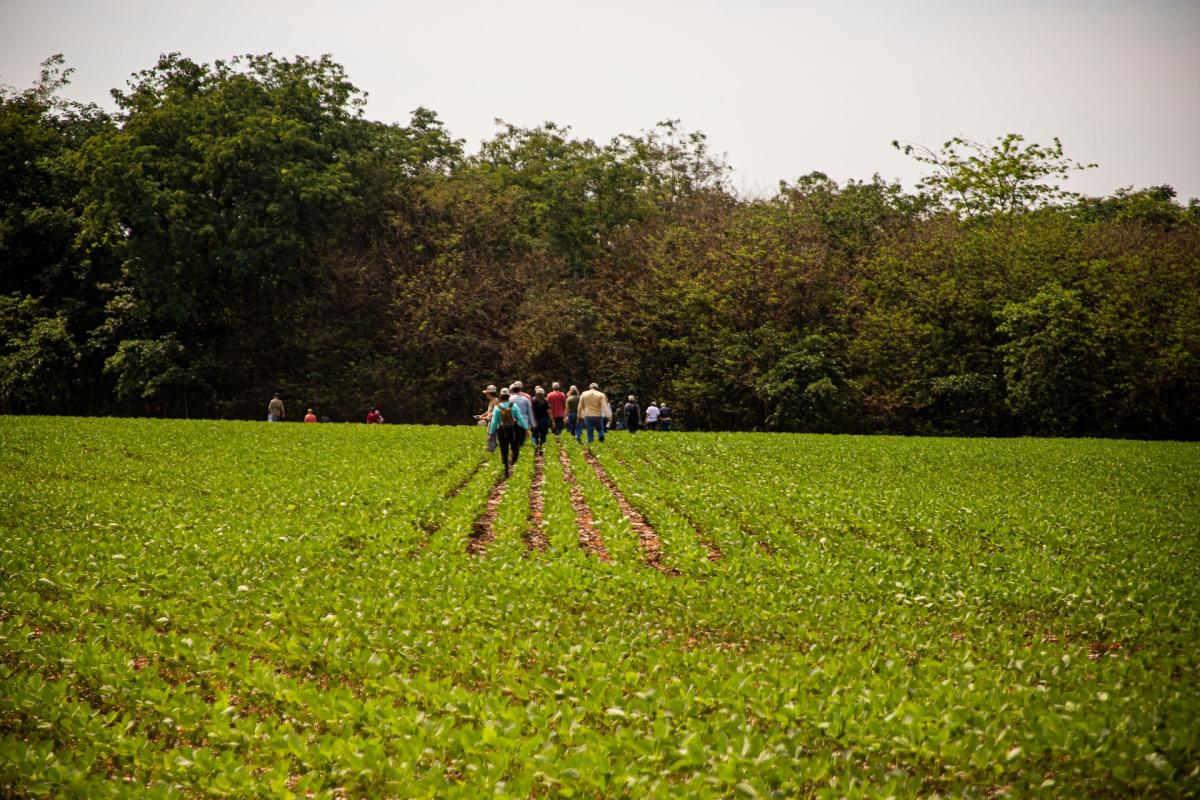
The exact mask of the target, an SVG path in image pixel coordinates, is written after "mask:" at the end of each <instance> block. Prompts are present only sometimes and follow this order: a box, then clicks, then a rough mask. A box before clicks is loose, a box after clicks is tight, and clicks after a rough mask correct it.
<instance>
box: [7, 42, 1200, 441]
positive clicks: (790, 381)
mask: <svg viewBox="0 0 1200 800" xmlns="http://www.w3.org/2000/svg"><path fill="white" fill-rule="evenodd" d="M69 74H70V71H69V70H67V69H66V68H65V67H64V66H63V60H62V58H61V57H55V58H52V59H49V60H47V62H46V63H45V64H44V65H43V74H42V77H41V79H40V80H39V81H38V82H37V83H36V84H35V85H34V86H32V87H29V88H25V89H16V88H9V89H6V90H5V92H4V97H3V109H2V112H0V144H2V147H0V264H2V265H3V266H2V276H0V281H2V284H3V285H2V286H0V348H2V349H0V408H2V409H3V410H5V411H8V412H10V413H25V412H38V413H61V414H137V415H146V414H149V415H170V416H183V415H188V416H193V417H197V416H201V417H205V416H212V417H233V418H253V419H259V418H262V417H263V415H264V413H265V407H266V401H267V399H268V398H269V397H270V394H271V392H273V391H275V390H282V391H283V392H284V394H285V399H287V400H288V401H289V403H290V408H291V410H293V411H300V412H302V411H303V407H307V406H313V407H316V408H318V409H319V410H320V412H321V413H322V414H327V415H329V416H330V417H332V418H334V419H355V420H358V419H361V417H362V414H363V412H364V410H365V408H366V407H367V406H368V405H378V406H380V407H381V408H382V409H383V410H384V413H385V414H386V415H387V417H388V419H389V421H397V422H469V421H470V414H471V413H472V412H476V411H478V410H479V407H480V402H481V398H480V394H479V392H480V388H481V387H482V386H483V385H484V384H487V383H493V382H496V383H498V382H501V381H508V380H513V379H521V380H524V381H525V382H526V384H527V385H529V384H530V383H532V382H545V381H548V380H560V381H563V382H564V383H567V382H574V383H584V382H587V381H593V380H594V381H597V382H599V383H600V384H601V385H602V387H604V388H606V389H608V390H609V391H610V393H611V394H615V395H624V394H627V393H634V394H637V395H638V396H639V397H640V398H643V399H646V400H648V399H655V400H663V399H665V400H668V401H670V402H671V404H672V407H673V408H674V409H675V410H676V415H677V418H678V419H679V421H681V422H682V423H683V425H684V426H686V427H689V428H692V429H697V428H706V429H728V430H751V429H757V430H777V431H818V432H819V431H828V432H898V433H910V432H916V433H946V434H989V435H1014V434H1038V435H1102V436H1132V437H1172V438H1188V439H1194V438H1196V437H1197V435H1198V434H1200V403H1198V401H1197V398H1198V397H1200V362H1198V358H1200V207H1198V206H1197V203H1196V202H1195V201H1192V202H1191V203H1189V204H1187V205H1183V204H1181V203H1180V202H1178V201H1177V200H1176V198H1175V196H1174V194H1175V193H1174V191H1173V190H1172V189H1171V188H1170V187H1167V186H1161V187H1151V188H1146V189H1139V190H1133V189H1124V190H1118V191H1116V192H1114V193H1113V194H1112V195H1110V196H1108V197H1102V198H1092V197H1080V196H1076V195H1073V194H1070V193H1067V192H1064V191H1062V190H1061V189H1060V188H1059V187H1060V186H1061V180H1062V179H1063V178H1065V177H1066V176H1067V175H1068V173H1070V172H1072V171H1074V170H1076V169H1083V168H1086V166H1087V165H1083V164H1077V163H1075V162H1073V161H1071V160H1070V159H1069V158H1067V157H1066V156H1065V155H1064V154H1063V150H1062V147H1061V145H1060V144H1059V143H1058V142H1057V141H1056V142H1054V143H1053V144H1052V145H1047V146H1042V145H1036V144H1027V143H1025V142H1024V140H1023V139H1022V138H1021V137H1019V136H1016V135H1008V136H1005V137H1003V138H1001V139H998V140H997V141H995V142H992V143H986V144H978V143H973V142H967V141H963V140H957V139H956V140H951V141H949V142H946V143H945V144H944V145H943V146H941V147H939V148H938V149H936V150H927V149H924V148H920V147H915V146H906V145H900V144H897V147H900V148H901V149H902V150H904V151H905V152H908V153H909V154H910V155H912V156H913V157H914V158H917V159H918V160H921V161H923V162H924V163H926V165H927V167H928V177H927V178H926V180H925V181H924V182H923V183H922V184H921V186H920V187H918V188H917V189H915V190H913V191H905V190H904V189H902V188H901V187H900V186H899V185H898V184H894V183H888V182H885V181H883V180H881V179H880V178H878V177H875V178H872V179H870V180H865V181H850V182H847V183H845V184H838V183H836V182H834V181H832V180H830V179H828V178H827V177H825V176H824V175H822V174H819V173H813V174H810V175H806V176H803V177H801V178H799V179H796V180H794V181H788V182H782V183H781V184H780V186H779V189H778V191H777V192H776V193H775V194H774V195H773V196H770V197H742V196H739V195H738V193H736V192H734V191H732V190H731V189H730V187H729V181H728V170H727V168H726V166H725V165H724V164H723V163H722V162H721V160H720V159H719V158H717V157H715V156H713V154H711V153H710V152H709V150H708V148H707V147H706V143H705V140H704V137H703V136H702V135H700V134H697V133H688V132H685V131H684V130H683V129H682V128H681V127H680V126H679V125H678V124H677V123H674V122H668V123H663V124H660V125H658V126H656V127H655V128H653V129H651V130H648V131H644V132H642V133H639V134H637V135H623V136H618V137H616V138H615V139H613V140H612V141H610V142H607V143H597V142H594V141H590V140H587V139H583V138H579V137H577V136H575V135H573V134H572V132H571V130H570V129H569V128H566V127H561V126H558V125H554V124H550V123H547V124H545V125H542V126H540V127H535V128H521V127H516V126H512V125H505V124H503V123H501V124H500V125H499V127H498V130H497V133H496V135H495V136H494V137H493V138H492V139H490V140H488V141H485V142H484V143H482V145H481V147H480V148H479V150H478V152H474V153H469V152H467V150H466V149H465V147H464V143H463V142H462V141H461V140H457V139H455V138H454V137H453V136H452V134H451V132H450V131H448V130H446V128H445V127H444V125H443V124H442V123H441V122H440V121H439V119H438V117H437V116H436V114H435V113H434V112H433V111H430V110H428V109H424V108H421V109H417V110H416V111H415V112H413V114H412V116H411V119H410V120H409V121H408V123H407V124H384V123H381V122H375V121H371V120H369V119H367V118H366V117H365V115H364V113H363V107H364V96H363V95H362V94H361V93H360V92H359V91H358V90H357V89H356V88H355V87H354V86H353V85H352V84H351V83H350V82H349V80H348V78H347V76H346V75H345V73H344V71H343V69H342V68H341V67H340V66H339V65H338V64H336V63H335V62H333V61H332V60H330V59H329V58H327V57H326V58H320V59H305V58H297V59H291V60H289V59H279V58H275V57H273V56H270V55H267V56H245V57H240V58H235V59H232V60H229V61H225V62H221V61H218V62H215V63H213V64H200V63H196V62H194V61H191V60H189V59H187V58H184V57H182V56H180V55H170V56H164V57H163V58H161V59H160V60H159V62H158V63H157V64H156V65H155V66H153V67H152V68H150V69H148V70H146V71H144V72H141V73H138V74H136V75H134V76H132V78H131V79H130V81H129V83H128V86H127V87H126V88H125V89H123V90H118V91H114V93H113V94H114V98H115V100H116V111H115V112H112V113H109V112H105V111H103V110H101V109H100V108H98V107H96V106H92V105H82V104H79V103H74V102H71V101H69V100H66V99H63V94H64V89H65V87H66V85H67V79H68V77H69Z"/></svg>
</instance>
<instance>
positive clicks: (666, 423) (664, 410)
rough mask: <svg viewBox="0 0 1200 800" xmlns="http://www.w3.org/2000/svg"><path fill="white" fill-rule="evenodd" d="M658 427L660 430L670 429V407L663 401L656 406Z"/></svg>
mask: <svg viewBox="0 0 1200 800" xmlns="http://www.w3.org/2000/svg"><path fill="white" fill-rule="evenodd" d="M658 429H659V430H660V431H669V430H671V407H670V406H669V405H667V403H666V401H663V403H662V405H660V406H659V407H658Z"/></svg>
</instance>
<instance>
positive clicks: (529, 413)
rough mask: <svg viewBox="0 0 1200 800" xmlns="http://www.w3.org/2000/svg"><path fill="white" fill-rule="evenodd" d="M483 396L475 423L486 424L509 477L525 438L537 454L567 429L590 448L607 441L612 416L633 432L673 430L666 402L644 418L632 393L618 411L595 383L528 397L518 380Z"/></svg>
mask: <svg viewBox="0 0 1200 800" xmlns="http://www.w3.org/2000/svg"><path fill="white" fill-rule="evenodd" d="M483 394H484V396H485V397H487V399H488V407H487V410H486V411H484V412H483V413H482V414H479V415H478V416H477V417H476V419H477V420H478V421H479V424H480V425H486V426H487V432H488V450H489V451H493V450H495V449H496V448H499V449H500V460H501V462H502V463H503V464H504V474H505V475H508V473H509V469H510V468H511V466H512V465H513V464H515V463H517V457H518V456H519V455H520V452H521V446H522V445H523V444H524V443H525V439H526V438H527V437H532V439H533V445H534V448H535V452H538V453H540V452H541V451H542V447H543V446H545V444H546V440H547V439H548V438H549V436H550V433H551V432H553V433H554V435H555V436H556V437H559V436H561V435H562V431H563V428H566V430H567V433H568V434H569V435H570V436H572V437H574V438H575V441H577V442H580V443H582V442H583V433H584V431H587V440H588V444H591V443H592V442H593V441H594V440H595V439H596V438H599V440H600V441H602V442H603V441H604V433H605V430H606V428H608V426H609V425H610V424H611V423H612V420H613V418H614V417H616V419H617V420H618V424H617V426H616V427H617V428H624V429H625V430H628V431H629V432H630V433H636V432H637V431H638V430H639V429H640V428H641V427H642V426H643V424H644V425H645V427H646V428H647V429H650V430H663V431H667V430H670V427H671V408H670V406H668V405H667V404H666V403H662V404H658V403H653V402H652V403H651V404H650V405H649V406H647V407H646V411H645V414H644V415H643V413H642V409H641V408H640V407H639V406H638V404H637V398H636V397H635V396H634V395H629V400H628V402H626V403H625V405H624V407H622V408H621V409H620V410H619V413H615V412H614V408H613V406H610V405H609V402H608V397H607V396H606V395H605V394H604V392H602V391H600V387H599V386H598V385H597V384H595V383H593V384H590V385H589V386H588V388H587V390H586V391H584V392H582V393H581V392H580V391H579V388H578V387H576V386H572V387H571V388H570V389H568V390H567V392H566V394H564V393H563V391H562V389H561V388H560V386H559V384H558V383H557V382H555V383H553V384H551V387H550V392H549V393H547V392H546V390H545V389H544V388H542V387H541V386H537V387H535V388H534V390H533V394H532V395H530V394H529V393H528V392H526V391H525V387H524V385H523V384H522V383H521V381H515V382H514V383H513V384H512V385H511V386H508V387H505V388H501V389H497V388H496V386H495V385H494V384H493V385H489V386H488V387H487V388H485V389H484V390H483Z"/></svg>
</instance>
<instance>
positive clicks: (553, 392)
mask: <svg viewBox="0 0 1200 800" xmlns="http://www.w3.org/2000/svg"><path fill="white" fill-rule="evenodd" d="M546 402H548V403H550V424H551V425H552V426H553V427H554V438H555V439H561V438H562V429H563V418H564V417H565V416H566V415H567V396H566V395H565V394H563V393H562V389H560V388H559V387H558V381H555V382H554V383H552V384H551V385H550V394H548V395H546Z"/></svg>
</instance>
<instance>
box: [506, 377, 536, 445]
mask: <svg viewBox="0 0 1200 800" xmlns="http://www.w3.org/2000/svg"><path fill="white" fill-rule="evenodd" d="M508 394H509V397H510V398H512V401H513V402H514V403H516V404H517V407H518V408H520V409H521V413H522V414H524V415H525V422H526V423H527V424H526V425H525V427H524V428H523V429H522V430H519V431H517V433H518V434H519V435H520V437H521V444H525V437H526V436H528V435H529V430H530V428H531V426H532V425H533V398H532V397H530V396H529V395H527V394H525V391H524V390H523V389H522V387H521V382H520V381H513V384H512V386H510V387H508Z"/></svg>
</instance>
